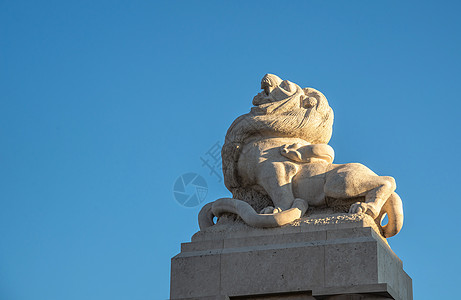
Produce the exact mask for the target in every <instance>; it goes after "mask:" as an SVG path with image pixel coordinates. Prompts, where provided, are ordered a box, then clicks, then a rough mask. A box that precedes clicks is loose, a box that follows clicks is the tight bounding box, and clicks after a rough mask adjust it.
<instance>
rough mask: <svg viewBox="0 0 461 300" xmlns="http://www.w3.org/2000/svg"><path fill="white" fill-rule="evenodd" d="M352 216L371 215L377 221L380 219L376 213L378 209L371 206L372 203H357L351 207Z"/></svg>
mask: <svg viewBox="0 0 461 300" xmlns="http://www.w3.org/2000/svg"><path fill="white" fill-rule="evenodd" d="M349 213H350V214H359V213H363V214H368V215H370V216H371V217H372V218H373V219H376V217H378V214H379V212H377V211H376V208H375V207H374V206H373V205H371V204H370V203H365V202H355V203H354V204H352V205H351V208H350V209H349Z"/></svg>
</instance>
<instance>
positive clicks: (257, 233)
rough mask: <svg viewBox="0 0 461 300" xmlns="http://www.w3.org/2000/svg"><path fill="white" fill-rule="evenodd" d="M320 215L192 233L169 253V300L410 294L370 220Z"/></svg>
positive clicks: (404, 298)
mask: <svg viewBox="0 0 461 300" xmlns="http://www.w3.org/2000/svg"><path fill="white" fill-rule="evenodd" d="M319 220H320V221H318V220H317V221H316V220H313V219H312V218H311V220H308V221H306V222H303V220H300V222H298V224H297V225H296V224H293V225H290V226H283V227H280V228H275V229H262V228H258V229H255V228H251V229H249V230H248V228H247V226H246V225H242V224H238V225H237V226H227V225H226V226H221V227H220V226H217V225H216V227H215V228H212V229H211V230H209V231H205V232H199V233H197V234H195V235H194V237H193V238H192V242H190V243H184V244H183V245H182V247H181V253H180V254H178V255H177V256H175V257H174V258H173V259H172V268H171V299H175V300H179V299H182V300H186V299H200V300H209V299H229V300H236V299H291V300H295V299H308V300H311V299H319V300H320V299H330V300H342V299H344V300H348V299H351V300H352V299H353V300H356V299H357V300H358V299H370V300H374V299H376V300H378V299H394V300H412V299H413V296H412V282H411V278H410V277H409V276H408V275H407V274H406V273H405V272H404V271H403V267H402V261H401V260H400V259H399V258H398V257H397V256H396V255H395V253H394V252H393V251H392V250H391V248H390V247H389V245H388V244H387V241H386V240H385V239H384V238H382V236H381V235H380V234H379V232H378V231H377V228H376V226H368V225H369V224H371V222H372V220H371V221H370V220H367V218H366V217H361V218H355V219H354V218H352V217H351V218H349V219H347V218H346V219H345V220H346V221H345V222H344V223H341V218H338V217H336V218H330V219H328V220H327V219H325V218H323V219H322V218H320V219H319ZM325 220H327V221H326V222H325ZM331 220H333V221H331ZM338 220H339V221H338ZM213 297H214V298H213Z"/></svg>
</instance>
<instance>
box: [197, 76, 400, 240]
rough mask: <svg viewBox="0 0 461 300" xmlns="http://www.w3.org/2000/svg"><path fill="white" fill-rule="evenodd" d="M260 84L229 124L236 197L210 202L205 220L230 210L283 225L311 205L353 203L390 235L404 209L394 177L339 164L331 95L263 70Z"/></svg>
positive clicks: (253, 221)
mask: <svg viewBox="0 0 461 300" xmlns="http://www.w3.org/2000/svg"><path fill="white" fill-rule="evenodd" d="M261 89H262V90H263V91H262V92H261V93H259V94H257V95H256V96H255V97H254V99H253V105H254V107H252V109H251V111H250V112H249V113H247V114H244V115H242V116H240V117H238V118H237V119H236V120H235V121H234V122H233V124H232V125H231V126H230V128H229V130H228V131H227V134H226V139H225V143H224V146H223V148H222V164H223V173H224V182H225V185H226V187H227V188H228V189H229V190H230V191H231V193H232V196H233V198H221V199H218V200H216V201H214V202H212V203H208V204H207V205H205V206H204V207H203V208H202V210H201V212H200V214H199V224H200V228H201V229H205V228H207V227H209V226H213V225H214V222H213V218H214V217H218V218H219V217H220V216H221V215H223V214H226V213H231V214H236V215H238V216H239V217H240V218H241V219H243V221H244V222H245V223H247V224H248V225H250V226H253V227H277V226H282V225H285V224H288V223H291V222H293V221H295V220H296V219H299V218H301V217H302V216H303V215H304V214H305V213H306V211H307V210H308V208H310V209H315V208H321V207H332V206H335V205H343V206H344V205H347V207H348V208H349V209H348V210H349V213H351V214H355V213H365V214H368V215H370V216H371V217H372V218H373V219H375V221H376V223H377V225H378V227H379V229H380V230H381V233H382V235H383V236H384V237H386V238H387V237H391V236H394V235H395V234H397V233H398V232H399V231H400V229H401V228H402V225H403V209H402V201H401V199H400V197H399V196H398V195H397V194H396V193H395V192H394V191H395V189H396V185H395V181H394V179H393V178H392V177H389V176H378V175H376V174H375V173H374V172H373V171H371V170H370V169H368V168H367V167H366V166H364V165H362V164H358V163H349V164H333V159H334V151H333V148H331V147H330V146H329V145H328V144H327V143H328V142H329V140H330V138H331V134H332V128H333V110H332V109H331V108H330V106H329V105H328V102H327V99H326V98H325V96H324V95H323V94H322V93H320V92H319V91H317V90H315V89H313V88H304V89H302V88H301V87H299V86H298V85H297V84H295V83H292V82H290V81H288V80H282V79H280V78H279V77H277V76H275V75H272V74H266V75H265V76H264V77H263V79H262V82H261ZM258 212H259V213H258ZM385 214H387V216H388V223H387V224H386V225H384V226H382V225H381V222H382V219H383V218H384V216H385Z"/></svg>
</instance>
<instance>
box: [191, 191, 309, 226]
mask: <svg viewBox="0 0 461 300" xmlns="http://www.w3.org/2000/svg"><path fill="white" fill-rule="evenodd" d="M306 210H307V203H306V201H304V200H302V199H296V200H295V201H294V203H293V206H292V208H290V209H288V210H285V211H282V212H279V213H273V214H258V213H257V212H256V211H255V210H254V209H253V207H251V205H249V204H248V203H246V202H245V201H242V200H237V199H233V198H221V199H218V200H216V201H214V202H211V203H208V204H206V205H205V206H204V207H203V208H202V209H201V210H200V213H199V215H198V222H199V226H200V229H201V230H203V229H205V228H207V227H210V226H212V225H214V222H213V218H214V217H219V216H220V215H222V214H223V213H233V214H236V215H238V216H240V217H241V218H242V219H243V221H245V223H246V224H248V225H250V226H253V227H279V226H282V225H285V224H288V223H291V222H293V221H295V220H296V219H299V218H301V217H302V216H303V215H304V213H305V212H306Z"/></svg>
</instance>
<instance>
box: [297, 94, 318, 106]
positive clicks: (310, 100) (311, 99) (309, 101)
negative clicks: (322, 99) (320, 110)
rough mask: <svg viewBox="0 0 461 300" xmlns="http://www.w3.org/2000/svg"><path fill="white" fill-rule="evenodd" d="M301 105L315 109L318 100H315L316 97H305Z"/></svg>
mask: <svg viewBox="0 0 461 300" xmlns="http://www.w3.org/2000/svg"><path fill="white" fill-rule="evenodd" d="M301 105H302V106H303V107H304V108H311V107H314V106H316V105H317V99H316V98H314V97H306V96H305V97H303V99H302V100H301Z"/></svg>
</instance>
